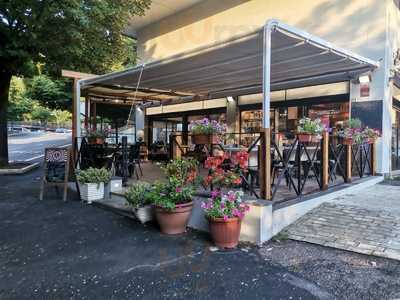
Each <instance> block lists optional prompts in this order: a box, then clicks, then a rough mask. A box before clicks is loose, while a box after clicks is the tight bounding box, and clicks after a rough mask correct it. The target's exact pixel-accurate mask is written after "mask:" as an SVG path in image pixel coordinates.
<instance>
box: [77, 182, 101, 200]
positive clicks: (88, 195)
mask: <svg viewBox="0 0 400 300" xmlns="http://www.w3.org/2000/svg"><path fill="white" fill-rule="evenodd" d="M79 191H80V195H81V199H82V200H84V201H86V202H87V203H88V204H91V203H92V201H96V200H100V199H103V197H104V183H103V182H101V183H99V184H97V183H79Z"/></svg>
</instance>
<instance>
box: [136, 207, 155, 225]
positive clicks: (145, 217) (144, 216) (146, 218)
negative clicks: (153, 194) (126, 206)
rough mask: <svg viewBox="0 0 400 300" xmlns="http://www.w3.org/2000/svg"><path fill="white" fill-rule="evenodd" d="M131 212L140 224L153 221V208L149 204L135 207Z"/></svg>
mask: <svg viewBox="0 0 400 300" xmlns="http://www.w3.org/2000/svg"><path fill="white" fill-rule="evenodd" d="M133 213H134V214H135V216H136V218H138V220H139V221H140V223H142V224H144V223H146V222H150V221H153V219H154V210H153V207H152V206H151V205H145V206H143V207H139V208H136V209H134V210H133Z"/></svg>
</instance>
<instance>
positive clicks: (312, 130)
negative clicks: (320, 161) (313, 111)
mask: <svg viewBox="0 0 400 300" xmlns="http://www.w3.org/2000/svg"><path fill="white" fill-rule="evenodd" d="M324 129H325V127H324V125H323V124H322V123H321V120H320V119H318V118H317V119H315V120H311V119H310V118H302V119H300V120H299V125H298V126H297V139H298V141H299V142H301V143H309V142H314V143H316V142H319V141H320V140H321V138H322V136H321V133H322V132H323V131H324Z"/></svg>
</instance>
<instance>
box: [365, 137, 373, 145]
mask: <svg viewBox="0 0 400 300" xmlns="http://www.w3.org/2000/svg"><path fill="white" fill-rule="evenodd" d="M366 143H367V144H370V145H371V144H373V143H375V139H370V138H368V139H367V141H366Z"/></svg>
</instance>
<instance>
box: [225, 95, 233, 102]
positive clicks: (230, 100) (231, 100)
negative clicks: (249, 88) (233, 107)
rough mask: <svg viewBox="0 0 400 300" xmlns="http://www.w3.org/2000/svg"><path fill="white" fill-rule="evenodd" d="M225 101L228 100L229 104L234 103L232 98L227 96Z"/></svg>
mask: <svg viewBox="0 0 400 300" xmlns="http://www.w3.org/2000/svg"><path fill="white" fill-rule="evenodd" d="M226 99H228V101H229V102H234V101H235V99H233V97H232V96H228V97H226Z"/></svg>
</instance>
